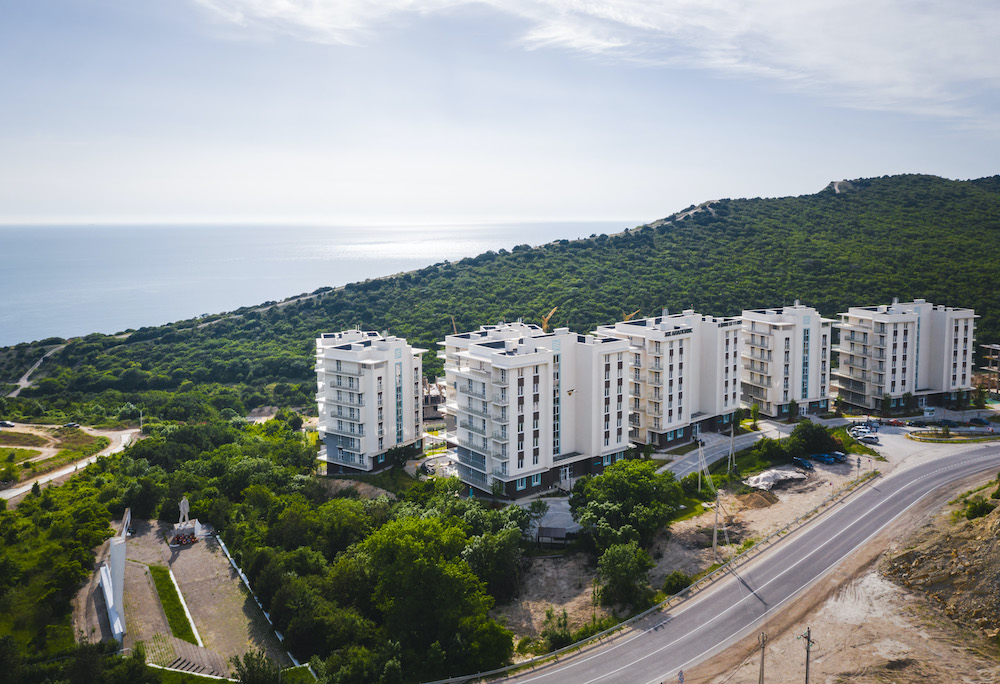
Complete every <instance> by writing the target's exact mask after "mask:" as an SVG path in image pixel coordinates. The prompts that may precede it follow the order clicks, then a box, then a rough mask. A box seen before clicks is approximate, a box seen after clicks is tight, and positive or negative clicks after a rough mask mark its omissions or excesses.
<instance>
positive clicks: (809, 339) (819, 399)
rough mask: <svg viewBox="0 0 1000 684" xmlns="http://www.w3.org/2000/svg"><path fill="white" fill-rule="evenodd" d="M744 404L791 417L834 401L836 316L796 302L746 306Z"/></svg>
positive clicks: (816, 410)
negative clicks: (832, 358) (793, 410)
mask: <svg viewBox="0 0 1000 684" xmlns="http://www.w3.org/2000/svg"><path fill="white" fill-rule="evenodd" d="M742 318H743V340H742V358H743V364H742V365H743V376H742V378H741V380H742V388H743V390H742V403H743V406H744V407H745V408H748V409H749V408H751V407H752V406H753V405H754V404H756V405H757V406H758V407H759V409H760V412H761V414H763V415H765V416H771V417H773V418H787V417H788V413H789V407H790V405H791V404H792V402H793V401H794V402H795V404H796V405H797V406H798V413H799V415H805V414H807V413H822V412H825V411H827V410H829V406H830V392H831V385H830V352H831V349H832V344H833V338H832V334H833V328H832V325H833V323H834V321H833V320H832V319H829V318H823V317H822V316H820V315H819V312H818V311H816V309H814V308H812V307H810V306H803V305H802V304H799V302H798V301H796V302H795V304H794V305H793V306H784V307H780V308H774V309H747V310H744V311H743V315H742Z"/></svg>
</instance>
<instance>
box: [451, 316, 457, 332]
mask: <svg viewBox="0 0 1000 684" xmlns="http://www.w3.org/2000/svg"><path fill="white" fill-rule="evenodd" d="M451 329H452V330H454V331H455V334H456V335H457V334H458V326H457V325H455V317H454V316H452V317H451Z"/></svg>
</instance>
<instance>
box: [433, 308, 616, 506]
mask: <svg viewBox="0 0 1000 684" xmlns="http://www.w3.org/2000/svg"><path fill="white" fill-rule="evenodd" d="M442 344H443V346H444V351H443V352H441V353H440V354H439V356H440V357H441V358H442V359H443V360H444V362H445V365H444V369H445V377H446V379H447V384H448V392H449V396H448V403H447V411H448V413H449V414H450V415H451V416H454V419H455V427H454V431H453V432H451V433H449V435H448V441H449V442H450V443H452V444H454V445H455V447H456V453H457V457H458V473H459V477H460V478H461V479H462V481H463V482H465V483H466V484H468V485H469V486H470V487H472V488H475V489H478V490H480V492H487V493H488V492H491V491H492V490H493V487H494V486H497V487H499V488H502V489H503V491H504V492H505V493H506V495H507V496H510V497H515V498H516V497H521V496H525V495H528V494H531V493H534V492H538V491H540V490H543V489H548V488H549V487H552V486H554V485H556V484H559V485H560V486H562V487H569V486H571V485H572V482H573V481H574V480H575V479H576V478H577V477H579V476H580V475H583V474H586V473H598V472H602V471H603V468H604V467H605V466H606V465H610V464H611V463H612V462H614V461H616V460H620V459H622V458H623V457H624V454H625V449H626V448H627V447H628V428H627V419H628V416H627V412H628V384H627V381H626V378H625V374H626V370H625V364H626V360H625V356H626V354H627V352H628V342H627V341H626V340H619V339H615V338H612V337H606V336H601V335H579V334H577V333H573V332H570V331H569V329H567V328H559V329H557V330H555V331H554V332H551V333H546V332H544V331H543V330H542V329H541V328H539V327H538V326H536V325H529V324H525V323H521V322H520V321H519V322H517V323H501V324H499V325H495V326H483V327H481V328H480V329H479V330H477V331H474V332H468V333H460V334H457V335H448V336H447V337H446V338H445V341H444V342H443V343H442ZM495 483H499V484H496V485H495Z"/></svg>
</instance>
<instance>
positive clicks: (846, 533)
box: [504, 444, 1000, 684]
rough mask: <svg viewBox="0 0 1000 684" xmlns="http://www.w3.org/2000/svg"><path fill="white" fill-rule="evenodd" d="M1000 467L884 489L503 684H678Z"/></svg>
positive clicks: (907, 473) (993, 451) (970, 465)
mask: <svg viewBox="0 0 1000 684" xmlns="http://www.w3.org/2000/svg"><path fill="white" fill-rule="evenodd" d="M998 467H1000V448H998V447H997V446H996V445H990V444H980V445H974V446H969V447H964V448H961V449H959V450H956V451H955V452H953V453H952V454H950V455H948V456H945V457H943V458H938V459H934V460H932V461H927V462H925V463H922V464H920V465H916V466H913V467H911V468H908V469H906V470H903V471H901V472H896V473H894V474H892V475H891V476H889V477H886V478H884V479H877V480H875V481H874V482H873V483H872V484H870V485H868V486H866V487H865V488H864V489H863V490H862V491H861V492H859V493H857V494H855V495H853V496H851V497H849V498H847V499H844V500H843V501H841V502H840V503H837V504H834V506H833V507H832V508H831V509H829V510H828V511H827V512H826V513H824V514H823V515H821V516H820V517H819V518H817V519H816V520H815V521H813V522H811V523H809V524H808V525H805V526H803V527H801V528H799V529H798V530H797V531H795V532H793V533H790V534H789V535H788V536H787V537H785V538H784V539H782V540H781V541H780V542H779V543H777V544H775V545H774V546H773V547H772V548H771V549H768V550H766V551H764V552H762V553H761V555H760V556H758V557H757V558H756V559H754V560H752V561H750V562H748V563H747V564H746V565H744V566H742V567H740V568H738V569H737V570H736V571H733V572H730V573H729V574H728V575H726V576H725V577H724V578H722V579H720V580H719V581H717V582H715V583H714V584H713V585H711V586H710V587H708V588H706V589H705V590H703V591H702V592H700V593H699V594H696V595H695V596H694V597H692V598H691V599H689V600H687V601H685V602H684V603H682V604H680V605H678V606H677V607H676V608H675V609H673V610H670V611H668V612H665V613H657V614H654V615H651V616H649V617H648V618H646V619H644V620H643V621H640V622H639V623H637V624H636V625H634V626H633V628H631V629H629V630H626V631H625V632H624V633H623V634H622V635H620V636H618V637H616V638H615V639H613V640H611V641H609V642H606V643H605V644H604V645H598V646H595V647H591V648H588V649H585V650H583V651H581V652H578V653H576V654H575V655H572V656H566V657H563V658H561V659H560V661H559V662H557V663H555V664H552V665H546V666H542V667H538V668H536V669H534V670H531V671H528V672H524V673H521V674H519V675H516V676H513V677H510V678H509V679H506V680H504V681H509V682H519V683H523V682H537V683H538V684H561V683H564V682H566V683H569V682H572V683H573V684H598V683H600V684H607V683H610V682H630V683H637V684H643V683H647V684H658V683H659V682H663V681H677V674H678V672H679V671H681V670H683V669H686V668H691V667H694V666H695V665H698V664H699V663H703V662H705V661H706V660H707V659H708V658H710V657H711V656H713V655H715V654H717V653H719V652H721V651H722V650H724V649H725V648H727V647H729V646H731V645H732V644H734V643H736V642H737V641H739V640H740V639H742V638H743V637H746V636H748V635H750V634H752V633H754V632H756V631H760V630H761V628H762V626H763V625H764V622H765V620H766V619H768V618H769V617H770V616H771V615H772V614H774V613H775V612H776V611H778V610H780V609H781V607H782V606H784V605H785V604H786V603H787V602H788V601H790V600H791V599H793V598H795V597H796V596H797V595H799V594H800V593H801V592H802V591H804V590H805V589H806V588H808V587H809V586H811V585H813V584H814V583H815V582H817V581H818V580H819V579H821V578H822V577H823V576H825V575H826V574H827V573H829V572H831V571H832V570H833V569H834V568H835V567H836V566H837V565H838V564H839V563H840V562H841V561H843V560H844V559H846V558H847V557H848V556H849V555H850V554H851V553H852V552H854V551H855V550H856V549H858V548H859V547H861V546H862V545H863V544H864V543H865V542H867V541H868V540H869V539H871V538H872V537H873V536H874V535H876V534H878V533H879V532H880V531H882V530H883V529H884V528H885V527H886V526H887V525H889V524H890V523H891V522H893V521H894V520H895V519H897V518H898V517H900V516H901V515H903V514H905V513H906V511H907V510H908V509H910V508H911V507H913V506H915V505H916V504H917V503H918V502H919V501H920V500H921V499H923V497H925V496H927V495H928V494H930V493H931V492H933V491H935V490H937V489H939V488H941V487H943V486H946V485H948V484H949V483H952V482H955V481H957V480H961V479H963V478H966V477H969V476H972V475H975V474H978V473H990V474H991V475H992V474H993V473H995V472H996V470H997V468H998Z"/></svg>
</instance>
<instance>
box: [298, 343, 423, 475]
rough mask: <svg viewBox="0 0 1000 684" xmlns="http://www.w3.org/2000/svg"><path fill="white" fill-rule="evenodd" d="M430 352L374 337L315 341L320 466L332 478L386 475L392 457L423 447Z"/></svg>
mask: <svg viewBox="0 0 1000 684" xmlns="http://www.w3.org/2000/svg"><path fill="white" fill-rule="evenodd" d="M425 351H426V350H425V349H417V348H416V347H413V346H411V345H409V344H408V343H407V342H406V340H404V339H402V338H399V337H393V336H391V335H387V334H379V333H377V332H372V331H362V330H345V331H343V332H338V333H324V334H323V335H322V336H321V337H320V338H319V339H317V340H316V385H317V391H316V402H317V404H318V405H319V425H318V432H319V439H320V441H321V446H320V452H319V460H321V461H323V462H325V463H326V464H327V472H352V471H366V472H367V471H376V470H381V469H383V468H385V467H387V466H389V465H391V464H390V463H388V462H387V461H386V452H387V451H389V450H390V449H393V448H396V447H404V446H410V445H415V444H416V445H419V444H420V442H421V437H422V434H423V419H422V416H421V409H422V403H423V390H422V387H423V381H422V378H421V373H422V363H421V354H423V353H424V352H425Z"/></svg>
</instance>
